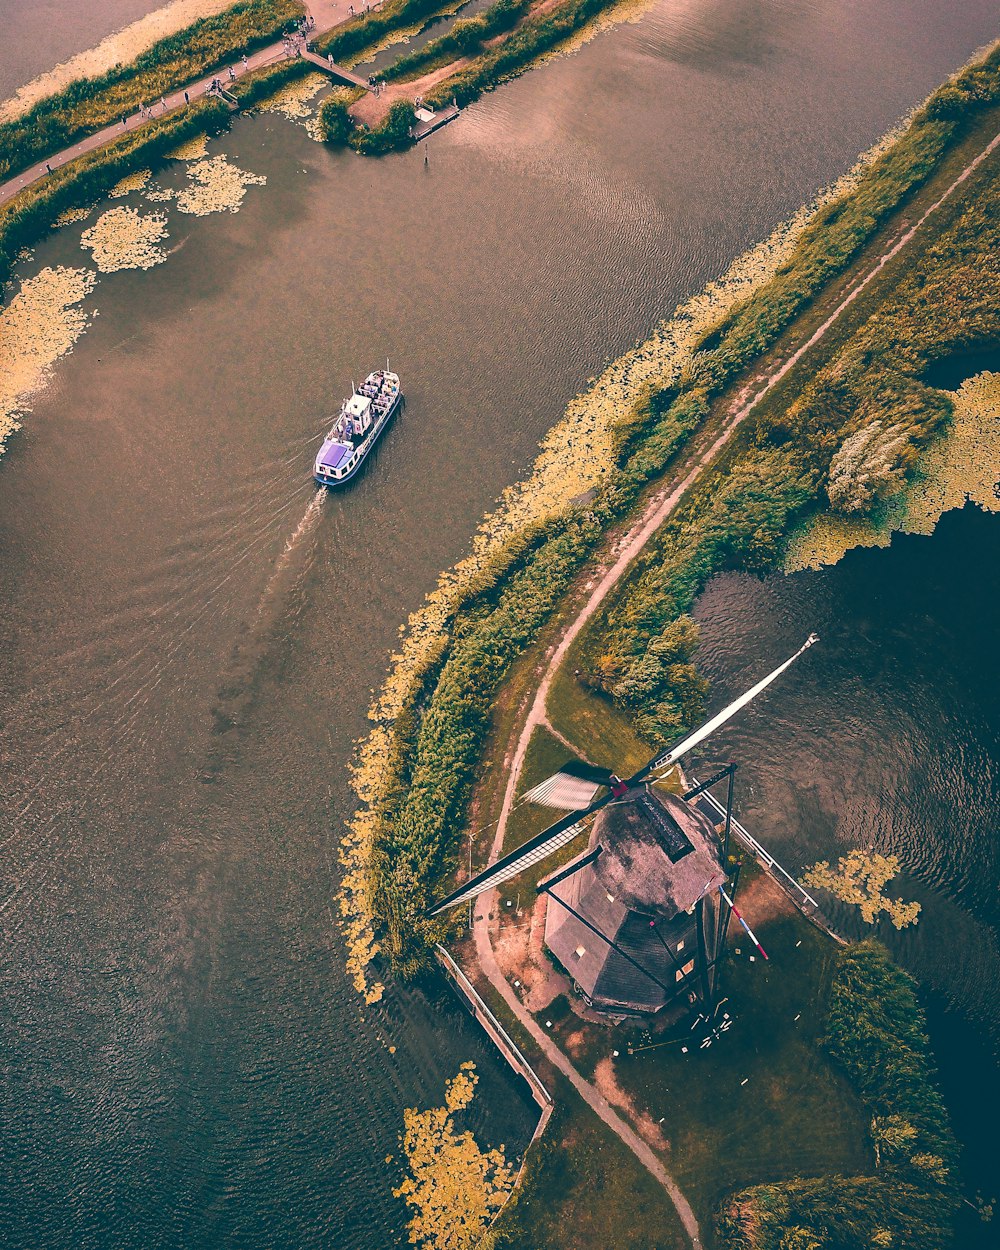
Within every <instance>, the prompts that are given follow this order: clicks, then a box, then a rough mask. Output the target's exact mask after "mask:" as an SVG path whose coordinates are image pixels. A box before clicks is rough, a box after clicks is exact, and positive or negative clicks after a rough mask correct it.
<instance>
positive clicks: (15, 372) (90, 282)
mask: <svg viewBox="0 0 1000 1250" xmlns="http://www.w3.org/2000/svg"><path fill="white" fill-rule="evenodd" d="M96 280H97V275H96V274H95V273H93V271H91V270H89V269H70V268H68V267H66V266H63V265H59V266H57V267H56V268H54V269H53V268H48V269H43V270H42V271H41V273H39V274H37V275H36V276H35V277H34V278H28V279H27V280H26V281H25V282H23V283H22V284H21V289H20V291H19V292H18V293H17V295H15V296H14V298H13V299H12V300H11V301H10V303H9V304H8V305H7V307H6V308H4V309H3V310H2V311H0V360H2V361H3V363H4V367H3V369H2V370H0V449H2V447H3V444H4V441H5V440H6V438H7V436H8V435H9V434H11V433H12V432H13V431H14V430H16V429H18V428H19V426H20V420H19V418H20V416H21V415H22V414H23V413H24V411H25V408H26V405H27V401H28V400H29V398H30V397H31V396H32V395H34V394H35V393H36V392H37V391H39V390H40V389H41V388H42V387H43V386H44V385H45V383H46V381H47V380H48V377H49V372H50V370H51V368H52V366H53V365H54V364H55V362H56V361H57V360H58V359H59V358H60V356H65V355H66V353H67V352H69V351H71V350H72V347H73V344H74V343H75V342H76V340H77V339H78V338H79V337H80V335H81V334H82V333H83V332H84V330H85V329H86V328H87V323H88V320H89V317H88V314H87V313H85V312H84V311H83V309H82V308H78V307H77V305H78V304H79V303H80V302H81V301H82V300H83V299H84V297H85V296H87V295H88V294H89V293H90V292H91V291H92V290H93V288H94V283H95V281H96Z"/></svg>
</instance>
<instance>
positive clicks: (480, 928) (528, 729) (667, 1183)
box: [473, 134, 1000, 1247]
mask: <svg viewBox="0 0 1000 1250" xmlns="http://www.w3.org/2000/svg"><path fill="white" fill-rule="evenodd" d="M998 145H1000V134H998V135H996V136H995V137H994V138H993V139H992V140H991V141H990V142H989V143H988V144H987V145H986V147H985V148H984V149H983V150H982V151H981V152H980V153H979V155H978V156H976V157H975V159H974V160H972V161H970V162H969V164H968V165H966V167H965V168H964V169H963V170H962V172H961V173H960V174H959V175H958V177H957V178H955V180H954V181H953V182H952V183H950V184H949V186H948V187H947V189H946V190H945V191H944V192H943V193H942V194H941V195H940V196H939V198H938V199H936V200H935V201H934V203H933V204H931V205H930V207H929V208H927V209H926V210H925V212H924V213H923V214H922V216H921V217H920V218H919V219H918V220H917V221H916V222H915V223H914V225H912V226H910V228H909V229H908V230H906V231H904V232H903V234H901V235H900V236H899V238H898V239H896V241H895V242H894V243H893V245H892V246H891V247H890V248H888V249H887V250H886V251H885V252H883V254H882V255H881V256H880V257H879V260H878V262H877V263H876V264H875V265H874V266H873V267H872V268H871V269H870V270H869V272H868V273H867V274H866V275H865V276H864V277H863V278H862V279H861V280H860V281H859V282H857V283H856V284H855V285H854V286H853V287H852V288H851V289H850V290H849V291H848V292H847V294H846V295H845V296H844V297H843V299H842V300H841V301H840V302H839V303H838V304H837V306H836V308H834V310H833V312H832V313H831V314H830V316H829V317H827V319H826V320H825V321H824V322H823V323H822V325H820V326H819V328H818V329H816V330H815V331H814V332H813V334H812V335H811V336H810V337H809V338H808V339H807V340H806V341H805V342H804V343H803V344H802V346H801V347H799V348H798V349H797V350H796V351H794V352H793V353H792V354H791V355H789V356H788V357H787V358H786V359H785V360H784V361H783V363H782V364H781V366H780V367H779V368H778V369H777V370H776V371H775V372H774V373H772V374H770V375H767V376H766V378H764V379H763V382H764V385H763V386H761V388H760V389H759V390H758V391H757V392H756V393H755V394H753V396H752V398H750V399H747V395H748V393H749V391H750V390H751V389H752V387H753V385H755V382H754V381H751V382H750V384H749V385H748V386H746V387H744V388H743V390H741V391H740V392H739V393H738V395H737V396H736V399H735V400H734V401H733V404H732V406H731V407H730V410H729V412H728V413H727V415H726V418H725V420H724V422H723V427H722V430H721V432H720V433H719V434H718V435H717V436H716V437H715V438H714V439H713V441H712V442H711V443H709V445H708V446H707V447H705V448H704V449H703V450H701V451H700V452H699V451H698V450H693V451H692V452H691V453H690V454H689V456H688V463H689V466H690V467H689V468H688V471H687V472H686V473H685V474H684V476H683V478H682V479H681V481H680V482H679V483H678V484H677V485H676V486H674V487H673V489H669V488H665V489H664V490H663V491H660V492H659V493H658V494H656V495H654V496H653V497H652V499H651V500H650V502H649V504H648V506H647V507H646V509H645V511H644V512H643V514H642V516H641V517H640V518H639V521H638V522H637V524H636V525H634V526H633V527H632V528H631V529H630V530H629V531H628V532H627V533H626V534H625V535H624V536H623V537H622V538H621V539H620V540H619V542H618V544H617V548H616V549H617V553H618V554H617V558H616V559H615V561H614V563H613V564H612V565H611V567H610V568H608V569H607V571H606V572H605V573H604V575H603V577H602V578H601V580H600V581H599V582H598V583H597V585H596V586H595V587H594V589H593V591H592V592H591V594H590V595H589V597H588V598H587V601H586V602H585V603H584V605H583V607H582V608H581V609H580V611H579V612H578V613H577V615H576V616H575V617H574V618H573V620H572V621H571V622H570V623H569V625H568V626H567V628H566V630H565V631H564V633H563V636H562V638H561V640H560V642H559V644H558V646H556V648H555V649H554V650H553V651H551V652H550V653H549V656H548V660H547V663H546V666H545V670H544V672H543V673H542V677H541V680H540V682H539V684H538V689H537V691H536V692H535V697H534V699H533V700H532V703H531V707H530V709H529V711H528V714H527V716H526V717H525V719H524V723H523V724H522V726H521V731H520V734H519V736H518V739H517V745H516V747H515V750H514V758H513V761H512V763H511V768H510V772H509V774H508V776H507V785H506V788H505V790H504V796H503V805H502V807H501V810H500V819H499V821H498V822H497V830H496V835H495V837H494V839H493V845H492V847H491V848H490V858H489V862H490V863H493V862H494V861H495V860H497V859H498V858H499V856H500V853H501V851H502V850H503V844H504V837H505V835H506V831H507V821H508V818H509V816H510V813H511V809H512V807H513V805H514V795H515V793H516V790H517V783H518V779H519V777H520V774H521V769H522V767H523V766H524V760H525V756H526V755H527V751H528V744H529V742H530V741H531V735H532V734H533V733H534V731H535V729H536V728H537V727H539V726H540V725H544V724H545V723H546V712H545V709H546V703H547V701H548V696H549V690H550V689H551V686H552V681H553V679H554V677H555V675H556V673H557V672H558V670H559V666H560V665H561V664H562V662H563V660H564V659H565V657H566V653H567V652H568V650H569V648H570V647H571V646H572V644H573V642H574V641H575V640H576V638H577V637H579V635H580V632H581V630H582V629H583V627H584V626H585V625H586V624H587V622H588V621H589V620H590V619H591V617H592V616H593V615H594V613H595V612H596V611H597V609H598V608H599V607H600V606H601V604H602V603H603V602H604V600H605V599H606V598H607V597H608V595H609V594H610V592H611V591H612V589H613V588H614V587H615V586H616V585H617V584H618V582H619V581H620V580H621V578H622V577H623V575H624V573H625V571H626V569H627V568H628V567H629V565H630V564H631V563H632V562H633V561H634V560H635V558H636V557H637V556H638V555H639V553H640V552H641V551H642V549H643V548H644V547H645V546H646V544H647V543H648V542H649V540H650V539H651V538H652V537H653V535H654V534H655V533H656V531H657V530H658V529H659V528H660V526H661V525H662V524H663V522H664V521H665V520H666V519H667V518H668V517H669V516H670V514H671V513H672V512H673V511H674V509H675V508H676V507H677V505H678V504H679V503H680V501H681V498H682V497H683V496H684V495H685V494H686V492H687V491H688V489H689V488H690V487H691V486H692V485H693V484H694V483H695V481H696V480H697V479H698V477H699V475H700V474H701V471H702V470H703V469H704V468H705V467H706V466H707V465H708V464H710V463H711V461H713V460H714V459H715V457H716V455H717V454H718V453H719V452H720V451H721V450H722V448H723V447H725V446H726V444H727V443H728V442H729V440H730V439H731V438H732V436H733V434H734V433H735V432H736V430H737V429H739V427H740V426H741V425H742V424H743V422H744V421H745V420H746V418H747V417H748V416H749V415H750V413H751V412H752V411H753V410H754V408H756V406H757V405H758V404H759V403H760V401H761V400H762V399H763V398H764V397H765V395H767V394H768V393H769V392H770V391H771V390H772V389H773V387H775V386H776V385H777V384H778V383H779V382H780V381H781V380H782V378H784V377H785V375H786V374H787V373H788V372H789V370H790V369H792V368H794V367H795V365H797V364H798V362H799V361H800V360H801V359H802V357H803V356H804V355H805V353H806V352H807V351H808V350H809V349H810V348H811V347H813V346H814V345H815V344H816V343H818V342H819V341H820V339H822V338H823V337H824V335H825V334H826V333H827V331H828V330H830V328H831V327H832V326H834V325H835V324H836V323H837V322H838V321H839V319H840V317H841V316H842V315H843V313H844V312H845V311H846V309H847V308H848V307H850V305H851V304H852V303H853V302H854V300H856V299H857V297H858V296H859V295H860V294H861V292H862V291H863V290H864V289H865V288H866V287H867V286H868V284H869V283H870V282H871V281H872V280H873V279H874V278H875V277H877V276H878V274H879V273H881V272H882V270H883V269H884V268H885V266H886V265H887V264H888V263H889V261H891V260H892V259H893V258H894V257H895V256H897V255H898V254H899V252H900V251H901V250H902V249H903V248H904V247H905V246H906V244H907V243H909V242H910V240H911V239H912V238H913V237H914V235H915V234H916V233H917V231H918V230H919V229H920V227H921V226H922V225H923V224H924V222H925V221H927V219H928V217H930V216H931V214H932V213H934V212H936V211H937V210H938V209H939V208H940V207H941V205H942V204H944V203H945V202H946V201H947V200H948V199H950V197H951V196H952V194H953V193H954V192H955V191H956V190H957V189H958V187H960V186H961V185H962V183H963V182H965V181H966V179H967V178H968V177H969V176H970V175H971V174H972V173H973V172H974V171H975V170H976V169H977V168H978V167H979V166H980V165H981V164H982V163H983V161H985V160H986V159H987V158H988V157H989V156H990V155H991V153H992V152H993V151H994V150H995V149H996V148H997V146H998ZM759 380H761V379H758V381H759ZM495 899H496V891H495V890H490V891H488V892H487V893H485V894H483V895H481V896H480V898H479V900H478V906H477V908H476V912H475V917H474V920H473V929H474V932H475V939H476V953H477V955H478V958H479V964H480V967H481V968H482V970H483V973H484V974H485V976H486V977H487V978H488V979H489V981H490V983H491V985H493V987H494V988H495V989H496V990H497V991H498V992H499V993H500V994H501V996H502V997H503V999H504V1001H505V1002H506V1003H507V1005H508V1007H510V1009H511V1011H512V1012H513V1013H514V1015H515V1016H516V1017H517V1019H518V1021H519V1022H520V1024H521V1025H522V1026H523V1027H524V1028H525V1029H526V1030H527V1031H528V1032H529V1033H530V1034H531V1036H532V1037H533V1038H534V1039H535V1041H536V1042H537V1043H538V1045H539V1046H540V1047H541V1049H542V1051H543V1053H544V1054H545V1056H546V1058H547V1059H548V1060H549V1061H550V1062H551V1063H552V1064H553V1065H554V1066H555V1067H556V1068H558V1069H559V1071H560V1072H562V1073H563V1074H564V1075H565V1076H567V1077H568V1078H569V1079H570V1081H572V1083H573V1085H574V1086H575V1088H576V1089H577V1091H578V1092H579V1093H580V1095H581V1096H582V1097H583V1098H584V1100H585V1101H586V1102H587V1103H588V1105H589V1106H590V1107H592V1108H593V1110H594V1111H595V1112H596V1113H597V1114H598V1115H599V1116H600V1117H601V1119H602V1120H603V1121H604V1123H605V1124H607V1125H608V1127H609V1128H611V1129H612V1130H613V1131H614V1132H615V1133H616V1134H617V1135H618V1136H619V1137H620V1138H621V1140H622V1141H623V1142H624V1143H625V1145H626V1146H628V1148H629V1149H630V1150H631V1151H632V1153H633V1154H634V1155H635V1156H636V1158H637V1159H638V1160H639V1161H640V1163H642V1164H643V1166H644V1167H645V1168H647V1169H648V1171H649V1172H650V1173H651V1174H652V1175H653V1176H655V1177H656V1179H657V1180H658V1181H659V1182H660V1184H661V1185H663V1187H664V1189H665V1190H666V1191H667V1193H668V1194H669V1196H670V1200H671V1201H672V1202H673V1204H674V1206H675V1208H676V1210H677V1214H678V1216H679V1217H680V1220H681V1223H682V1224H683V1225H684V1229H685V1231H686V1233H687V1235H688V1237H689V1238H690V1239H691V1244H692V1245H693V1246H695V1247H700V1246H701V1241H700V1239H699V1234H698V1222H697V1220H696V1219H695V1215H694V1212H693V1211H692V1209H691V1205H690V1203H689V1202H688V1201H687V1199H686V1198H685V1197H684V1195H683V1193H682V1192H681V1190H680V1188H679V1186H678V1185H677V1183H676V1181H675V1180H674V1179H673V1178H672V1177H671V1176H670V1175H669V1173H668V1172H667V1171H666V1169H665V1168H664V1167H663V1165H662V1164H661V1163H660V1161H659V1160H658V1159H657V1158H656V1156H655V1155H654V1154H653V1152H652V1150H651V1149H650V1148H649V1147H648V1146H647V1145H646V1143H645V1142H644V1141H642V1140H641V1138H639V1137H638V1136H637V1134H636V1133H635V1132H634V1131H633V1130H632V1129H631V1128H630V1127H629V1126H628V1125H627V1124H626V1123H625V1122H624V1121H623V1120H622V1119H621V1117H620V1116H619V1115H618V1114H617V1113H616V1112H615V1111H613V1110H612V1109H611V1107H610V1106H609V1105H608V1103H607V1101H606V1099H604V1097H603V1096H602V1095H601V1094H600V1093H599V1092H598V1090H597V1089H596V1088H595V1086H593V1085H591V1084H590V1083H589V1082H588V1081H587V1080H585V1079H584V1077H583V1076H581V1075H580V1073H579V1072H578V1071H577V1070H576V1068H575V1067H574V1066H573V1064H572V1062H571V1061H570V1059H569V1058H568V1056H567V1055H566V1054H565V1053H564V1052H563V1051H561V1050H560V1049H559V1047H558V1046H556V1044H555V1042H554V1041H553V1040H552V1038H551V1037H549V1036H548V1035H547V1034H546V1033H545V1032H544V1031H543V1030H542V1029H541V1028H540V1027H539V1026H538V1024H537V1022H536V1021H535V1019H534V1017H533V1016H532V1015H531V1013H530V1012H529V1011H528V1010H527V1008H526V1007H525V1006H524V1004H523V1003H522V1002H521V1000H520V999H519V998H518V997H517V995H516V994H515V993H514V990H513V989H512V987H511V986H510V984H509V983H508V981H507V979H506V978H505V977H504V975H503V973H502V972H501V971H500V968H499V965H498V964H497V961H496V956H495V953H494V950H493V944H492V941H491V939H490V930H489V920H490V915H491V913H492V911H493V907H494V903H495Z"/></svg>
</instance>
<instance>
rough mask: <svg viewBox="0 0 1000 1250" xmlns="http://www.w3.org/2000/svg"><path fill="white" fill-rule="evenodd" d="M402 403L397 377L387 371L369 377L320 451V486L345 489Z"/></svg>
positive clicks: (317, 472) (315, 470)
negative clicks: (343, 487) (345, 485)
mask: <svg viewBox="0 0 1000 1250" xmlns="http://www.w3.org/2000/svg"><path fill="white" fill-rule="evenodd" d="M402 402H403V392H402V391H401V390H400V389H399V377H398V376H397V375H396V374H395V373H390V372H389V370H388V368H386V369H379V370H377V371H376V372H375V373H369V375H368V376H367V377H366V378H365V380H364V381H363V382H362V383H361V385H360V386H359V387H358V389H357V390H356V391H355V392H354V394H353V395H352V396H351V398H350V399H349V400H347V402H346V403H345V404H344V406H343V407H342V408H341V410H340V416H339V417H338V418H337V421H336V424H335V425H334V427H333V429H332V430H331V431H330V433H329V434H328V435H327V436H326V438H325V439H324V440H323V446H322V447H321V448H320V449H319V455H318V456H317V457H316V463H315V465H314V466H313V477H314V478H315V479H316V481H317V482H319V484H320V486H343V485H344V484H345V483H347V482H349V481H350V480H351V478H352V477H354V476H355V474H356V473H357V472H358V470H359V469H360V468H361V466H362V465H363V464H364V462H365V459H366V457H367V456H368V453H369V452H370V451H371V449H372V448H373V447H374V446H375V444H376V443H377V442H378V439H379V436H380V435H381V433H382V431H383V430H384V429H385V428H386V426H387V425H388V424H389V422H390V421H391V420H392V418H393V416H394V415H395V412H396V409H397V408H398V407H399V406H400V405H401V404H402Z"/></svg>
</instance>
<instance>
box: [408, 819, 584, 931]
mask: <svg viewBox="0 0 1000 1250" xmlns="http://www.w3.org/2000/svg"><path fill="white" fill-rule="evenodd" d="M586 815H587V813H586V812H572V813H570V815H569V816H564V817H563V818H562V820H557V821H556V823H555V824H554V825H549V827H548V829H543V830H542V832H541V833H539V834H536V835H535V837H533V838H531V839H529V840H528V841H527V842H525V843H523V845H521V846H519V847H518V848H517V850H516V851H511V853H510V854H509V855H505V856H504V857H503V859H498V860H497V862H496V863H495V864H492V865H491V866H490V867H489V868H486V869H484V870H483V871H482V872H480V873H477V874H476V876H474V877H472V878H471V879H470V880H468V881H467V882H466V883H465V885H463V886H459V888H458V889H457V890H454V891H453V892H452V893H451V894H449V895H448V897H447V898H443V899H441V901H440V902H439V903H435V904H434V905H433V907H431V908H430V909H429V910H428V913H427V914H428V915H430V916H436V915H437V914H438V913H439V912H442V911H447V910H448V908H449V907H457V906H458V904H459V903H464V902H465V901H466V900H467V899H470V898H475V897H476V895H477V894H482V893H483V892H484V891H485V890H489V889H492V888H493V886H495V885H499V884H500V883H501V882H502V881H509V880H510V878H511V877H516V876H517V874H518V873H519V872H523V871H524V869H525V868H530V867H531V865H532V864H537V863H539V862H540V861H541V860H543V859H546V858H547V857H548V856H549V855H551V854H552V853H553V852H554V851H558V850H559V848H560V847H561V846H565V845H566V844H567V842H572V841H573V839H574V838H575V837H577V836H578V835H579V834H581V833H583V824H582V817H584V816H586Z"/></svg>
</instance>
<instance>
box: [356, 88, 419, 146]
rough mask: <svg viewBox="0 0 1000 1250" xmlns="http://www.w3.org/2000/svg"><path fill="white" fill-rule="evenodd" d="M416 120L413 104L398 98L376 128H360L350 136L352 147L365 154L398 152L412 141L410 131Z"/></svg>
mask: <svg viewBox="0 0 1000 1250" xmlns="http://www.w3.org/2000/svg"><path fill="white" fill-rule="evenodd" d="M415 121H416V114H415V113H414V111H413V105H412V104H409V103H407V101H406V100H397V101H396V103H395V104H393V105H392V106H391V107H390V109H389V112H388V115H387V116H386V119H385V121H384V122H383V123H382V125H381V126H379V127H377V128H376V129H375V130H366V129H362V128H359V129H358V130H355V131H354V132H353V134H351V136H350V144H351V147H352V148H354V149H355V150H356V151H358V152H363V153H364V155H365V156H382V155H383V154H384V153H386V152H397V151H399V149H400V148H405V147H407V146H408V145H409V143H410V142H411V138H410V131H411V130H412V129H413V123H414V122H415Z"/></svg>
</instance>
